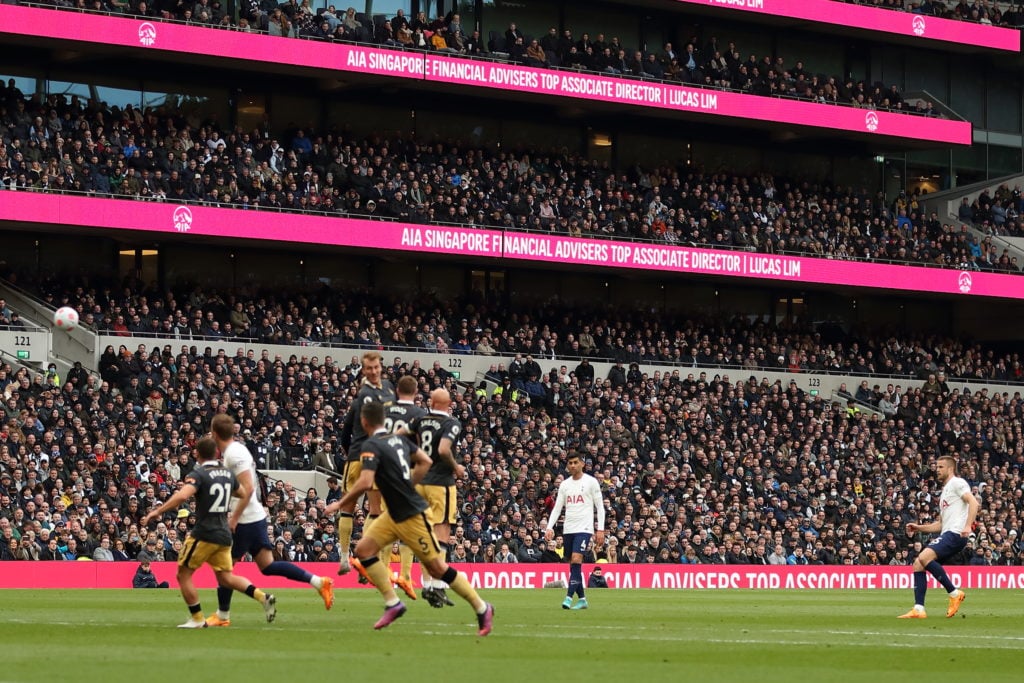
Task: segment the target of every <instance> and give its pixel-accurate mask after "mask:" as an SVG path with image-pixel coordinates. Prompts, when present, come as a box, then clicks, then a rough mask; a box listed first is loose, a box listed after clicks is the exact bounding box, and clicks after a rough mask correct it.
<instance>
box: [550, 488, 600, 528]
mask: <svg viewBox="0 0 1024 683" xmlns="http://www.w3.org/2000/svg"><path fill="white" fill-rule="evenodd" d="M563 507H564V508H565V524H563V525H562V533H563V534H593V533H594V513H595V511H596V512H597V528H598V529H600V530H602V531H603V530H604V499H603V498H602V496H601V485H600V484H598V483H597V479H594V477H592V476H590V475H589V474H584V475H583V476H581V477H580V478H579V479H573V478H572V477H569V478H568V479H565V480H563V481H562V483H561V484H559V485H558V498H557V499H556V500H555V507H554V508H553V509H552V510H551V516H550V517H549V518H548V529H554V528H555V522H557V521H558V516H559V515H560V514H562V508H563Z"/></svg>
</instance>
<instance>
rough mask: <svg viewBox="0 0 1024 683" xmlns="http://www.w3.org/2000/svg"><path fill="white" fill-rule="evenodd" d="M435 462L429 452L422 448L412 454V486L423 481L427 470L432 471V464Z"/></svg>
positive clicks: (410, 474)
mask: <svg viewBox="0 0 1024 683" xmlns="http://www.w3.org/2000/svg"><path fill="white" fill-rule="evenodd" d="M433 462H434V461H433V460H431V459H430V456H429V455H427V452H426V451H424V450H423V449H422V448H417V449H416V450H415V451H413V454H412V472H410V473H409V477H410V479H412V484H413V486H415V485H416V484H419V483H420V482H421V481H423V477H425V476H426V474H427V470H429V469H430V465H431V463H433Z"/></svg>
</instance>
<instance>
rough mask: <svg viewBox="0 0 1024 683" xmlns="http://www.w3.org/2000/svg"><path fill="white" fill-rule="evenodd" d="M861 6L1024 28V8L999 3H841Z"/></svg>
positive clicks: (909, 0) (907, 0)
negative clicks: (1023, 26)
mask: <svg viewBox="0 0 1024 683" xmlns="http://www.w3.org/2000/svg"><path fill="white" fill-rule="evenodd" d="M840 1H841V2H848V3H852V4H857V5H871V6H873V7H880V8H882V9H891V10H895V11H898V12H911V13H912V14H924V15H926V16H933V17H939V18H941V19H953V20H955V21H970V22H974V23H978V24H986V25H988V26H1002V27H1005V28H1020V27H1021V26H1022V25H1024V5H1022V4H1020V3H1018V4H1016V5H1015V4H1014V3H1013V2H1001V1H997V0H971V1H970V2H968V0H959V2H955V1H954V0H948V2H939V1H937V0H840Z"/></svg>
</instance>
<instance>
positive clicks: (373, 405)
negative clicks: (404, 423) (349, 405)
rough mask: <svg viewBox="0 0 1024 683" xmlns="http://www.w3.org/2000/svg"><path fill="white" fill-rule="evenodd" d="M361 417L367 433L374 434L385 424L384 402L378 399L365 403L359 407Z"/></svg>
mask: <svg viewBox="0 0 1024 683" xmlns="http://www.w3.org/2000/svg"><path fill="white" fill-rule="evenodd" d="M359 419H360V420H361V421H362V423H363V429H364V430H366V433H367V434H373V433H374V432H375V431H376V430H378V429H380V428H381V427H383V426H384V404H383V403H379V402H378V401H370V402H369V403H364V404H363V407H362V408H360V409H359Z"/></svg>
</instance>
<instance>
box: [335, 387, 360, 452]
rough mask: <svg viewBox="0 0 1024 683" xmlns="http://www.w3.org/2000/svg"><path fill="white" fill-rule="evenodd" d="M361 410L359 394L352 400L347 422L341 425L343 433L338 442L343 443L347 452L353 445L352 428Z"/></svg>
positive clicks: (346, 417) (346, 418)
mask: <svg viewBox="0 0 1024 683" xmlns="http://www.w3.org/2000/svg"><path fill="white" fill-rule="evenodd" d="M358 412H359V396H358V395H357V396H356V397H355V399H353V401H352V406H351V407H350V408H349V409H348V415H346V416H345V424H344V425H342V427H341V434H340V435H339V436H338V443H340V444H341V446H342V448H344V449H345V452H348V449H349V446H351V445H352V430H353V429H355V426H356V413H358Z"/></svg>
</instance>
